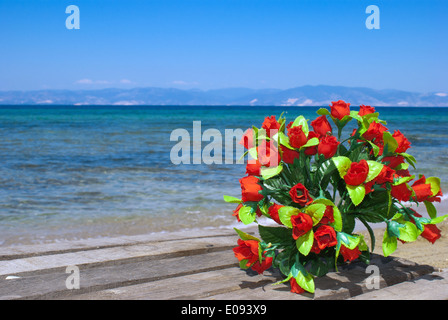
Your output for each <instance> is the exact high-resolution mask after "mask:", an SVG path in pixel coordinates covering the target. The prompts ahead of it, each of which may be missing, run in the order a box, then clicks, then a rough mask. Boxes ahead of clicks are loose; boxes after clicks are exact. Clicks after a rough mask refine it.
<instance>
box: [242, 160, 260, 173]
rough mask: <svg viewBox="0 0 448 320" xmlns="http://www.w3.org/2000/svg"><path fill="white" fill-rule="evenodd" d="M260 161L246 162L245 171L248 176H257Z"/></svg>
mask: <svg viewBox="0 0 448 320" xmlns="http://www.w3.org/2000/svg"><path fill="white" fill-rule="evenodd" d="M260 169H261V163H260V162H259V161H258V160H249V161H248V162H247V164H246V173H247V174H248V175H250V176H259V175H260Z"/></svg>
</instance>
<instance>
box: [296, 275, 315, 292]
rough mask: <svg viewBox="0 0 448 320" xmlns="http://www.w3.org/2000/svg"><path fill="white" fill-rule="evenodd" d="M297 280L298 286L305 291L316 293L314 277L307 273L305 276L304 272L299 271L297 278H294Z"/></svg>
mask: <svg viewBox="0 0 448 320" xmlns="http://www.w3.org/2000/svg"><path fill="white" fill-rule="evenodd" d="M294 279H296V282H297V284H298V285H299V286H300V287H301V288H302V289H304V290H306V291H308V292H310V293H314V290H315V286H314V279H313V276H312V275H311V274H310V273H307V274H306V275H304V274H303V273H302V271H299V273H298V274H297V276H295V277H294Z"/></svg>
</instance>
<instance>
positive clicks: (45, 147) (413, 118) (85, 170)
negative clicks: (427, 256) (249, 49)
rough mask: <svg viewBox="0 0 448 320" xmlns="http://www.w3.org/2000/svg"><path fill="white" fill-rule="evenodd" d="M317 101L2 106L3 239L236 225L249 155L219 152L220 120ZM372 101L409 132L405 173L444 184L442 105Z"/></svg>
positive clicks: (445, 111)
mask: <svg viewBox="0 0 448 320" xmlns="http://www.w3.org/2000/svg"><path fill="white" fill-rule="evenodd" d="M354 109H356V108H354ZM317 110H318V107H289V106H288V107H279V106H275V107H259V106H257V107H251V106H8V105H3V106H0V245H2V246H6V245H18V244H30V243H47V242H53V241H65V240H74V239H85V238H97V237H114V236H120V235H132V234H142V233H153V232H168V231H176V230H193V229H198V228H231V227H233V226H236V219H235V217H233V216H232V210H234V209H235V207H236V205H235V204H228V203H225V202H224V201H223V195H230V196H235V197H240V195H241V188H240V183H239V181H238V179H240V178H241V177H243V176H244V175H245V166H244V164H241V163H238V162H237V160H238V159H237V158H239V155H238V154H237V152H236V151H235V152H234V153H233V154H231V155H229V154H226V155H225V158H226V159H227V162H226V161H225V159H224V154H225V150H227V149H225V143H226V142H228V141H229V139H226V138H225V133H226V129H227V131H233V132H242V131H244V130H246V129H247V128H250V127H252V126H253V125H255V126H257V127H261V124H262V122H263V120H264V118H265V117H266V116H271V115H275V116H276V117H277V118H278V117H279V116H280V114H281V113H284V115H285V116H286V118H287V121H288V122H289V121H292V120H294V119H295V118H296V117H297V116H299V115H303V116H305V117H306V118H307V119H310V120H313V119H314V118H315V117H316V116H317V114H316V111H317ZM376 110H377V111H378V112H379V113H380V118H381V119H383V120H385V121H386V122H387V127H388V129H389V131H391V132H393V131H394V130H400V131H401V132H402V133H403V134H405V135H406V137H407V138H408V139H409V140H410V142H411V148H410V149H409V150H408V153H410V154H412V155H413V156H414V157H415V158H416V159H417V170H413V169H412V170H411V173H413V174H424V175H425V176H426V177H429V176H437V177H439V178H441V180H442V190H448V165H447V164H448V108H441V107H437V108H433V107H425V108H424V107H377V108H376ZM195 125H196V127H195ZM198 125H200V126H199V129H198ZM354 125H355V121H352V122H351V123H349V124H348V125H347V128H346V130H345V133H344V134H345V135H348V134H349V133H350V132H351V129H352V128H353V127H354ZM194 128H196V129H194ZM176 129H181V130H180V131H179V130H178V131H175V130H176ZM208 129H212V130H208ZM173 131H175V132H182V133H184V137H185V136H186V137H187V138H189V139H190V140H191V144H190V142H189V141H190V140H188V141H187V142H186V143H185V145H184V146H187V145H189V146H191V148H190V150H189V154H188V153H187V151H188V148H184V149H182V151H183V152H184V153H185V154H183V156H187V158H188V157H189V159H190V161H189V162H190V163H181V164H178V163H173V161H172V160H173V148H175V146H176V145H177V147H179V142H180V141H181V138H179V137H177V136H176V135H173ZM206 132H208V133H212V136H213V138H211V137H210V134H209V136H208V137H207V136H206V135H205V133H206ZM198 133H199V135H198ZM218 134H221V136H222V148H223V149H225V150H224V151H223V156H222V157H221V158H222V162H221V163H219V161H215V162H216V163H204V161H201V159H200V158H199V161H198V158H197V157H196V158H195V159H196V161H193V158H194V148H193V144H195V146H196V147H198V146H199V147H200V148H201V150H205V148H206V147H207V145H209V144H210V143H211V142H212V140H213V142H219V135H218ZM173 136H174V137H173ZM182 139H183V138H182ZM215 140H216V141H215ZM234 140H235V141H236V140H237V138H235V139H234ZM184 142H185V141H184ZM235 149H236V148H235ZM196 150H197V149H196ZM174 154H177V155H179V152H177V153H174ZM199 154H200V153H199ZM228 157H230V158H228ZM229 159H230V161H229ZM445 198H446V197H445V196H444V197H443V200H445ZM445 213H448V212H445Z"/></svg>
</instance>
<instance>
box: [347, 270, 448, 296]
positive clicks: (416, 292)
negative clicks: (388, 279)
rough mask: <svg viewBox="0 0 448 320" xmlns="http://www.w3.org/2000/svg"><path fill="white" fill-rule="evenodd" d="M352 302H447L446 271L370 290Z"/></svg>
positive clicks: (447, 277)
mask: <svg viewBox="0 0 448 320" xmlns="http://www.w3.org/2000/svg"><path fill="white" fill-rule="evenodd" d="M352 300H448V271H443V272H434V273H431V274H427V275H424V276H422V277H420V278H418V279H415V280H410V281H405V282H401V283H399V284H395V285H393V286H390V287H386V288H383V289H380V290H372V291H369V292H367V293H364V294H361V295H358V296H356V297H353V298H352Z"/></svg>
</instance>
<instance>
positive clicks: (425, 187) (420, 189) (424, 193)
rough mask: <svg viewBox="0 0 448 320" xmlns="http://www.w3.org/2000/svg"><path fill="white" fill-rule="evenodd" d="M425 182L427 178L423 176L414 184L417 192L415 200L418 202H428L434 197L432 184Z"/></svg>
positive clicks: (413, 187)
mask: <svg viewBox="0 0 448 320" xmlns="http://www.w3.org/2000/svg"><path fill="white" fill-rule="evenodd" d="M425 182H426V178H425V176H422V177H421V178H420V179H418V180H417V181H415V182H414V183H413V184H412V189H413V190H414V192H415V198H416V200H417V201H418V202H423V201H426V200H428V199H429V198H431V197H432V191H431V184H429V183H425Z"/></svg>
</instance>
